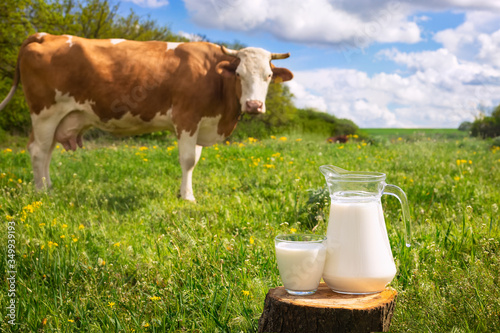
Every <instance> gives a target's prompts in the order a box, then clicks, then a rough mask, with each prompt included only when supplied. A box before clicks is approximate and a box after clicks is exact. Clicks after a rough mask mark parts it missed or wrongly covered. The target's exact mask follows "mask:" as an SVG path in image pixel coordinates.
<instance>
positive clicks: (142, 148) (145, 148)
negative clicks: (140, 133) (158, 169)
mask: <svg viewBox="0 0 500 333" xmlns="http://www.w3.org/2000/svg"><path fill="white" fill-rule="evenodd" d="M139 150H140V151H145V150H148V147H144V146H142V147H141V148H139Z"/></svg>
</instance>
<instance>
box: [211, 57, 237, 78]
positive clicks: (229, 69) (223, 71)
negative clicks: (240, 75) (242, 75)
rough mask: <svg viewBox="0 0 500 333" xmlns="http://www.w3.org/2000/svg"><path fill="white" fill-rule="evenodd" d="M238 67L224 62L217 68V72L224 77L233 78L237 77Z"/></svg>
mask: <svg viewBox="0 0 500 333" xmlns="http://www.w3.org/2000/svg"><path fill="white" fill-rule="evenodd" d="M236 67H237V66H235V65H234V64H233V63H230V62H229V61H227V60H223V61H221V62H219V63H218V64H217V65H216V66H215V71H216V72H217V73H218V74H220V75H222V76H224V77H233V76H235V75H236Z"/></svg>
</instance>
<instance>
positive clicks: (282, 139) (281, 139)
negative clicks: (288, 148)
mask: <svg viewBox="0 0 500 333" xmlns="http://www.w3.org/2000/svg"><path fill="white" fill-rule="evenodd" d="M279 140H280V141H286V140H288V139H287V137H286V136H282V137H281V138H280V139H279Z"/></svg>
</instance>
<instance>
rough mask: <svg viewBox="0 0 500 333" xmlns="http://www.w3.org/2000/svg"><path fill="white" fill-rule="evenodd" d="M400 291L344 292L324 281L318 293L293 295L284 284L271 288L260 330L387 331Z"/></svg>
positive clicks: (306, 332)
mask: <svg viewBox="0 0 500 333" xmlns="http://www.w3.org/2000/svg"><path fill="white" fill-rule="evenodd" d="M396 295H397V292H396V291H395V290H394V289H390V288H387V289H385V290H384V291H382V292H380V293H376V294H370V295H345V294H339V293H335V292H333V291H331V289H330V288H328V286H327V285H326V284H325V283H321V284H320V286H319V287H318V290H317V291H316V293H315V294H313V295H310V296H293V295H290V294H288V293H287V292H286V290H285V288H284V287H278V288H274V289H271V290H269V292H268V293H267V295H266V300H265V303H264V312H263V313H262V316H261V317H260V319H259V332H276V333H279V332H283V333H285V332H287V333H288V332H289V333H294V332H297V333H299V332H300V333H309V332H311V333H312V332H321V333H326V332H387V331H388V330H389V326H390V324H391V319H392V314H393V311H394V307H395V300H396Z"/></svg>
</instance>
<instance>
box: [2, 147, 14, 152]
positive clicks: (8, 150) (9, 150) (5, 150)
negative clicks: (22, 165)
mask: <svg viewBox="0 0 500 333" xmlns="http://www.w3.org/2000/svg"><path fill="white" fill-rule="evenodd" d="M3 152H4V153H12V149H10V148H6V149H4V150H3Z"/></svg>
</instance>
